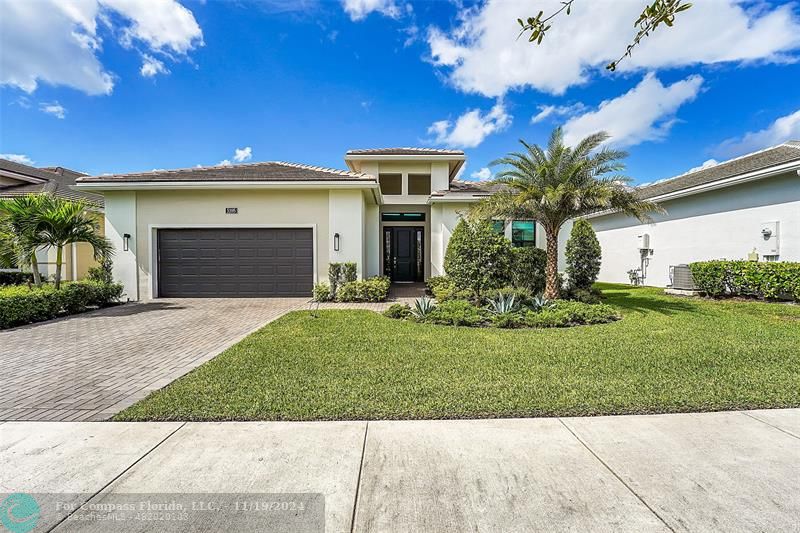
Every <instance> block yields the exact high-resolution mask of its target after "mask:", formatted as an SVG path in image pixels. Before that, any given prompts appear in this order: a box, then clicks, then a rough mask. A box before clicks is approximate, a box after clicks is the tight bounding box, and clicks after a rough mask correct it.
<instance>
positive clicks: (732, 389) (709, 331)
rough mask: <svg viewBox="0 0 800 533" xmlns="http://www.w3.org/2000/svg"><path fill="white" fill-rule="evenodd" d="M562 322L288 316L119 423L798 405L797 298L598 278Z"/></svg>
mask: <svg viewBox="0 0 800 533" xmlns="http://www.w3.org/2000/svg"><path fill="white" fill-rule="evenodd" d="M602 288H603V289H604V293H605V295H606V302H607V303H609V304H611V305H613V306H615V307H617V308H619V309H620V311H621V312H622V314H623V316H624V318H623V320H621V321H619V322H615V323H612V324H603V325H597V326H581V327H575V328H569V329H548V330H498V329H475V328H456V327H450V326H434V325H427V324H414V323H409V322H402V321H397V320H392V319H388V318H384V317H383V316H381V315H378V314H376V313H373V312H370V311H320V312H319V315H318V317H317V318H315V317H313V316H312V315H311V314H310V313H308V312H296V313H291V314H289V315H287V316H285V317H283V318H281V319H280V320H278V321H276V322H274V323H272V324H269V325H268V326H266V327H264V328H263V329H261V330H260V331H258V332H257V333H255V334H253V335H251V336H250V337H248V338H247V339H245V340H244V341H242V342H240V343H239V344H237V345H236V346H234V347H232V348H230V349H229V350H227V351H226V352H224V353H223V354H221V355H220V356H218V357H217V358H215V359H214V360H212V361H210V362H208V363H206V364H205V365H203V366H202V367H200V368H198V369H196V370H195V371H194V372H192V373H190V374H188V375H186V376H184V377H183V378H181V379H179V380H177V381H176V382H174V383H172V384H171V385H169V386H168V387H166V388H165V389H162V390H160V391H157V392H155V393H153V394H151V395H150V396H149V397H148V398H146V399H144V400H143V401H141V402H139V403H138V404H136V405H134V406H132V407H131V408H129V409H127V410H126V411H124V412H122V413H120V414H119V415H118V416H117V417H116V419H117V420H339V419H384V418H391V419H398V418H477V417H512V416H551V415H552V416H554V415H592V414H615V413H655V412H679V411H706V410H721V409H743V408H763V407H796V406H800V306H796V305H783V304H766V303H758V302H741V301H737V302H732V301H728V302H717V301H710V300H698V299H688V298H677V297H670V296H664V295H663V294H661V291H660V290H658V289H651V288H631V287H627V286H619V285H616V286H615V285H604V286H603V287H602Z"/></svg>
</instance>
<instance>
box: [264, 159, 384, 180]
mask: <svg viewBox="0 0 800 533" xmlns="http://www.w3.org/2000/svg"><path fill="white" fill-rule="evenodd" d="M269 163H274V164H276V165H286V166H289V167H294V168H302V169H306V170H316V171H319V172H330V173H332V174H340V175H342V176H353V177H357V178H373V177H374V176H372V174H366V173H364V172H352V171H350V170H341V169H338V168H331V167H320V166H316V165H306V164H304V163H290V162H289V161H269Z"/></svg>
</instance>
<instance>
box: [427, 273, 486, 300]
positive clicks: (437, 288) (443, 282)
mask: <svg viewBox="0 0 800 533" xmlns="http://www.w3.org/2000/svg"><path fill="white" fill-rule="evenodd" d="M428 289H429V290H430V291H431V294H433V297H434V298H436V301H437V302H445V301H447V300H471V299H473V298H474V297H475V295H474V293H473V292H472V291H471V290H469V289H457V288H456V284H455V283H454V282H453V280H452V279H450V278H449V277H447V276H434V277H432V278H429V279H428Z"/></svg>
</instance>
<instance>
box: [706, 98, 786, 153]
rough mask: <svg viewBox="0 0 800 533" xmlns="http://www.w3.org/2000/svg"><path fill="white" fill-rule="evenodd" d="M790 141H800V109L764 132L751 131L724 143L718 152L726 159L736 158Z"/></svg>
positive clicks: (780, 119)
mask: <svg viewBox="0 0 800 533" xmlns="http://www.w3.org/2000/svg"><path fill="white" fill-rule="evenodd" d="M790 140H800V109H799V110H797V111H795V112H794V113H791V114H789V115H785V116H782V117H780V118H778V119H777V120H775V121H774V122H773V123H772V124H770V125H769V126H767V127H766V128H764V129H763V130H759V131H751V132H748V133H746V134H744V135H743V136H742V137H739V138H734V139H728V140H727V141H724V142H723V143H722V144H720V145H719V146H718V147H717V149H716V152H717V153H718V154H719V155H721V156H724V157H735V156H739V155H742V154H746V153H749V152H755V151H757V150H761V149H763V148H768V147H770V146H775V145H777V144H782V143H784V142H786V141H790Z"/></svg>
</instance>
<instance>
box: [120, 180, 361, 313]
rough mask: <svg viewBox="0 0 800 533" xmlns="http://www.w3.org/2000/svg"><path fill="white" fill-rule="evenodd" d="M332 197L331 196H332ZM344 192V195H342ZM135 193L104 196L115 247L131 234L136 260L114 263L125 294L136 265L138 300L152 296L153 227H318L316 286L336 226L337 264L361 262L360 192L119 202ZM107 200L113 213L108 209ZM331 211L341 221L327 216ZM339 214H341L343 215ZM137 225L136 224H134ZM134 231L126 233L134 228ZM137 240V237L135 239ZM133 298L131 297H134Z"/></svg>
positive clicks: (186, 194)
mask: <svg viewBox="0 0 800 533" xmlns="http://www.w3.org/2000/svg"><path fill="white" fill-rule="evenodd" d="M330 192H331V194H332V193H333V191H330ZM340 193H343V194H340ZM132 194H133V193H106V202H107V203H106V221H107V222H106V231H107V233H108V237H109V238H110V239H111V240H112V242H114V245H115V248H117V250H118V252H117V253H118V254H119V250H121V249H122V247H121V242H122V241H121V237H120V235H121V234H122V233H124V232H125V231H128V232H129V233H131V235H132V239H131V247H132V249H134V250H136V253H135V257H132V258H130V259H128V256H127V255H126V254H122V264H121V265H118V263H117V262H116V260H115V271H117V269H118V267H119V269H120V271H121V273H124V274H125V279H126V280H127V282H126V289H127V287H128V284H129V283H130V284H133V283H134V280H133V279H132V274H130V272H129V271H130V265H129V263H130V262H133V263H134V264H135V265H137V266H138V294H139V298H140V299H149V298H151V297H153V292H152V291H153V288H154V287H153V285H154V283H153V278H152V273H153V270H154V268H155V259H154V257H152V256H151V252H150V250H151V247H152V248H154V247H155V236H154V233H155V231H156V230H155V229H154V228H153V226H169V227H192V226H194V227H198V226H206V227H248V226H250V227H258V226H261V227H269V226H276V227H281V226H283V227H291V226H293V225H295V226H296V227H309V226H310V225H312V224H313V225H315V226H316V241H317V244H316V249H315V250H314V253H315V259H316V265H317V269H316V277H315V280H314V281H318V280H324V279H327V275H328V273H327V272H328V261H329V257H331V256H330V255H329V249H332V241H333V231H331V224H332V222H333V223H335V224H336V226H335V227H337V228H339V229H340V233H341V234H342V240H341V242H342V247H343V248H342V250H343V252H342V253H340V254H338V255H337V256H336V259H334V260H342V261H344V260H354V261H358V260H359V259H360V258H361V247H360V241H361V238H360V235H361V227H360V224H363V217H362V216H361V215H360V213H362V212H363V209H362V206H363V196H362V193H361V191H358V190H353V191H349V190H346V191H336V195H333V197H330V196H329V191H328V190H275V189H271V190H268V189H253V190H182V191H168V190H158V191H137V192H136V193H135V196H133V198H134V199H135V200H133V210H132V212H131V209H130V207H129V206H130V203H131V200H127V201H123V200H122V199H121V198H120V199H119V200H116V199H115V197H116V196H117V195H132ZM109 198H111V202H110V203H111V208H110V209H109V204H108V202H109ZM329 206H332V207H333V209H336V211H337V216H336V217H333V218H331V217H329V210H330V209H331V207H329ZM228 207H235V208H237V209H238V213H237V214H226V212H225V210H226V208H228ZM340 212H341V213H340ZM133 222H135V224H134V223H133ZM132 225H133V226H135V229H133V230H132V232H131V231H130V230H128V229H127V228H130V227H131V226H132ZM137 237H138V238H137ZM131 299H133V298H131Z"/></svg>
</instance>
